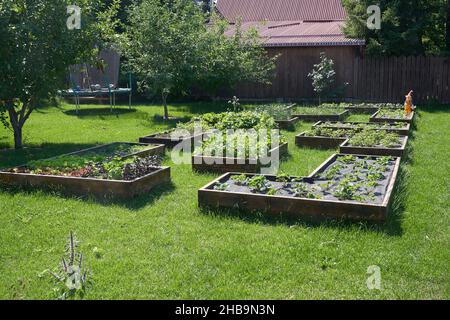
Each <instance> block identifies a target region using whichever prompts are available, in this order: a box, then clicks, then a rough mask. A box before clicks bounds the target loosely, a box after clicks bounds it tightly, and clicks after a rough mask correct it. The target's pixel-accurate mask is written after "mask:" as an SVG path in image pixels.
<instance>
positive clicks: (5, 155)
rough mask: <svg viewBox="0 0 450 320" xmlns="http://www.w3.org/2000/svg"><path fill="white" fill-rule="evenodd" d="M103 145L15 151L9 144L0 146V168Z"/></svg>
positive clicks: (55, 145)
mask: <svg viewBox="0 0 450 320" xmlns="http://www.w3.org/2000/svg"><path fill="white" fill-rule="evenodd" d="M101 144H103V143H43V144H40V145H36V144H31V145H27V146H26V147H24V148H23V149H20V150H15V149H12V148H8V147H10V145H9V144H3V145H0V148H2V147H5V148H4V149H0V168H8V167H12V166H18V165H23V164H25V163H27V162H29V161H32V160H38V159H47V158H51V157H55V156H58V155H62V154H66V153H70V152H74V151H79V150H83V149H87V148H91V147H94V146H97V145H101Z"/></svg>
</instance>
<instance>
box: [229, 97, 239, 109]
mask: <svg viewBox="0 0 450 320" xmlns="http://www.w3.org/2000/svg"><path fill="white" fill-rule="evenodd" d="M228 104H230V105H231V106H232V107H233V112H239V111H241V110H240V106H241V104H240V103H239V99H238V97H236V96H233V98H232V99H231V100H230V101H228Z"/></svg>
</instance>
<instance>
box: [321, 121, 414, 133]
mask: <svg viewBox="0 0 450 320" xmlns="http://www.w3.org/2000/svg"><path fill="white" fill-rule="evenodd" d="M313 128H327V129H333V130H362V129H373V130H385V131H387V132H393V133H397V134H399V135H402V136H407V135H409V130H410V128H411V125H410V124H409V123H405V122H394V123H389V122H383V123H381V122H336V121H325V122H324V121H319V122H317V123H315V124H314V125H313Z"/></svg>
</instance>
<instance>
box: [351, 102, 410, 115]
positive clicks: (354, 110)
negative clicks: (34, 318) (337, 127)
mask: <svg viewBox="0 0 450 320" xmlns="http://www.w3.org/2000/svg"><path fill="white" fill-rule="evenodd" d="M343 107H344V109H345V110H348V111H349V112H350V113H351V114H373V113H375V112H377V111H378V110H379V109H381V108H384V109H401V110H403V106H402V105H401V104H392V103H361V104H350V105H344V106H343Z"/></svg>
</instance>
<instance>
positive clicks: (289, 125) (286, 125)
mask: <svg viewBox="0 0 450 320" xmlns="http://www.w3.org/2000/svg"><path fill="white" fill-rule="evenodd" d="M299 121H300V119H299V118H297V117H294V118H292V119H290V120H275V122H276V124H277V125H278V127H279V128H280V129H284V130H291V129H294V128H295V124H296V123H297V122H299Z"/></svg>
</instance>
